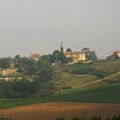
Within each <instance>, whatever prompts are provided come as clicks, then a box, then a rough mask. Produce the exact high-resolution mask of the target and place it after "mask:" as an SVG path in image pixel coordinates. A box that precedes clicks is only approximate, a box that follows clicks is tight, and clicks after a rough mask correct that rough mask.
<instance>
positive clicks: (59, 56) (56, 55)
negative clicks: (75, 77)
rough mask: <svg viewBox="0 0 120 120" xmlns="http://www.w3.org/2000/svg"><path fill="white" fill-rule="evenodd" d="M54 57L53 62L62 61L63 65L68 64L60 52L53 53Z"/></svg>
mask: <svg viewBox="0 0 120 120" xmlns="http://www.w3.org/2000/svg"><path fill="white" fill-rule="evenodd" d="M52 56H53V61H61V63H63V64H64V63H67V62H68V60H67V58H66V57H65V55H64V53H63V52H61V51H59V50H55V51H54V52H53V54H52Z"/></svg>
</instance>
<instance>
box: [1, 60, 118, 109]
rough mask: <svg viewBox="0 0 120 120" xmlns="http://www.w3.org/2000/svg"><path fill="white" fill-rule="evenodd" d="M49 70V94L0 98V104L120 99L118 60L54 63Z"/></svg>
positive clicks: (109, 100)
mask: <svg viewBox="0 0 120 120" xmlns="http://www.w3.org/2000/svg"><path fill="white" fill-rule="evenodd" d="M87 68H88V69H87ZM53 70H54V79H53V80H52V81H51V83H52V84H53V86H54V94H53V95H52V96H44V97H37V98H31V97H29V98H24V99H0V107H1V108H4V107H14V106H19V105H28V104H36V103H45V102H59V101H60V102H91V103H120V61H110V62H106V61H103V62H97V63H92V64H81V63H78V64H74V65H69V66H54V67H53ZM97 70H98V71H99V72H100V73H99V74H98V71H97ZM76 71H77V73H76ZM81 71H82V73H81ZM96 71H97V72H96ZM100 74H102V76H100ZM44 89H45V88H44Z"/></svg>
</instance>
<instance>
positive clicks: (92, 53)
mask: <svg viewBox="0 0 120 120" xmlns="http://www.w3.org/2000/svg"><path fill="white" fill-rule="evenodd" d="M81 51H82V52H84V53H85V55H86V60H93V61H96V60H97V56H96V53H95V51H91V50H90V48H83V49H82V50H81Z"/></svg>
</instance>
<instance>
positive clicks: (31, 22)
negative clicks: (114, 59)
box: [0, 0, 120, 58]
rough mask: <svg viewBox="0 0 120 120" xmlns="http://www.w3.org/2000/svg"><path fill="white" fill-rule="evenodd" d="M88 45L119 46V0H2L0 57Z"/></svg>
mask: <svg viewBox="0 0 120 120" xmlns="http://www.w3.org/2000/svg"><path fill="white" fill-rule="evenodd" d="M61 41H63V46H64V48H65V49H66V48H72V50H81V49H82V48H84V47H89V48H91V50H95V51H96V53H97V55H98V57H99V58H105V57H106V56H108V55H111V54H112V52H113V51H114V50H117V49H120V0H19V1H17V0H1V1H0V57H6V56H12V57H14V56H15V55H16V54H20V55H22V56H29V54H30V53H32V52H39V53H40V54H42V55H43V54H49V53H52V52H53V51H54V50H56V49H59V47H60V43H61Z"/></svg>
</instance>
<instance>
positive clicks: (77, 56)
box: [64, 51, 86, 62]
mask: <svg viewBox="0 0 120 120" xmlns="http://www.w3.org/2000/svg"><path fill="white" fill-rule="evenodd" d="M64 55H65V56H66V58H69V59H72V60H73V62H79V61H85V60H86V57H85V53H84V52H81V51H66V52H65V53H64Z"/></svg>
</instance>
